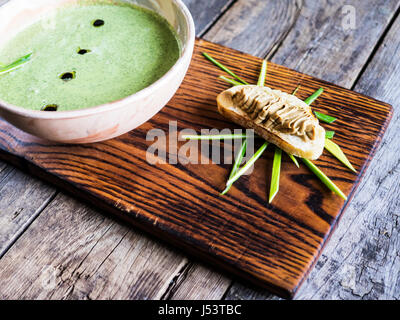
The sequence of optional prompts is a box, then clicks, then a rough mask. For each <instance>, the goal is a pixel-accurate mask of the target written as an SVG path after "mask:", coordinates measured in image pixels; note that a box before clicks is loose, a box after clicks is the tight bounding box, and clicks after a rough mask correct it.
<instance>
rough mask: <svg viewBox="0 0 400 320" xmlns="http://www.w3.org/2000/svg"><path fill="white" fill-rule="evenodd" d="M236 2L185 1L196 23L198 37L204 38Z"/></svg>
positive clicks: (213, 0) (229, 0) (212, 0)
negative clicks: (204, 34) (205, 33)
mask: <svg viewBox="0 0 400 320" xmlns="http://www.w3.org/2000/svg"><path fill="white" fill-rule="evenodd" d="M234 1H235V0H211V1H210V0H207V1H199V0H183V2H184V3H185V4H186V5H187V7H188V8H189V10H190V13H191V14H192V16H193V19H194V21H195V24H196V34H197V36H202V35H203V33H204V32H205V31H207V29H208V28H209V27H210V26H211V25H212V24H213V23H214V22H215V21H217V20H218V19H219V17H220V16H221V15H222V14H223V13H224V12H225V11H226V10H227V9H228V8H229V6H230V5H231V4H232V3H233V2H234Z"/></svg>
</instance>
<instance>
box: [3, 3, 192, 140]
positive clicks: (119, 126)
mask: <svg viewBox="0 0 400 320" xmlns="http://www.w3.org/2000/svg"><path fill="white" fill-rule="evenodd" d="M75 2H79V0H35V1H32V0H12V1H10V2H8V3H6V4H5V5H3V6H1V7H0V46H2V45H3V44H4V43H5V42H6V41H8V40H9V39H10V38H12V37H13V36H15V35H16V34H17V33H18V32H20V31H21V30H23V29H24V28H26V27H27V26H29V25H30V24H32V23H34V22H36V21H38V20H41V19H42V18H43V17H46V15H48V14H49V13H51V12H52V11H53V10H56V9H57V8H60V7H62V6H64V5H66V4H69V3H75ZM125 2H131V3H134V4H137V5H139V6H143V7H146V8H149V9H151V10H154V11H156V12H157V13H159V14H161V15H162V16H163V17H165V18H166V19H167V20H168V21H169V23H170V24H171V25H172V26H173V27H174V28H175V30H176V32H177V34H178V37H179V38H180V40H181V42H182V53H181V56H180V58H179V60H178V61H177V62H176V63H175V65H174V66H173V67H172V68H171V69H170V70H169V71H168V72H167V73H166V74H165V75H164V76H163V77H162V78H160V79H159V80H158V81H156V82H155V83H153V84H152V85H150V86H149V87H147V88H145V89H143V90H141V91H139V92H137V93H135V94H133V95H131V96H128V97H126V98H124V99H121V100H118V101H114V102H111V103H107V104H104V105H100V106H95V107H91V108H87V109H80V110H73V111H61V112H45V111H33V110H28V109H24V108H22V107H18V106H14V105H10V104H9V103H7V102H5V101H2V100H1V99H0V116H1V117H3V118H4V119H5V120H7V121H8V122H10V123H11V124H13V125H14V126H16V127H18V128H19V129H21V130H23V131H25V132H28V133H30V134H32V135H35V136H37V137H40V138H43V139H46V140H51V141H57V142H62V143H91V142H97V141H103V140H107V139H111V138H114V137H117V136H119V135H122V134H124V133H126V132H128V131H131V130H133V129H135V128H137V127H138V126H140V125H141V124H143V123H144V122H146V121H148V120H149V119H150V118H152V117H153V116H154V115H155V114H156V113H158V112H159V111H160V110H161V109H162V108H163V107H164V106H165V105H166V104H167V103H168V101H169V100H170V99H171V98H172V96H173V95H174V94H175V92H176V91H177V90H178V88H179V86H180V84H181V83H182V80H183V78H184V77H185V75H186V72H187V69H188V67H189V64H190V61H191V58H192V54H193V49H194V40H195V27H194V23H193V19H192V16H191V14H190V12H189V10H188V9H187V8H186V6H185V5H184V4H183V3H182V1H181V0H131V1H127V0H126V1H125Z"/></svg>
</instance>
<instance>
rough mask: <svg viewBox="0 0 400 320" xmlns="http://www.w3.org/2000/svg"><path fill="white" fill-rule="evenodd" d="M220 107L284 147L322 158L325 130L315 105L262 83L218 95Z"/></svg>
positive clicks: (243, 124)
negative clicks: (312, 106)
mask: <svg viewBox="0 0 400 320" xmlns="http://www.w3.org/2000/svg"><path fill="white" fill-rule="evenodd" d="M217 103H218V111H219V112H220V113H221V114H222V115H223V116H224V117H226V118H228V119H230V120H232V121H233V122H235V123H237V124H239V125H240V126H242V127H245V128H248V129H254V131H255V132H256V133H257V134H258V135H259V136H261V137H262V138H264V139H265V140H267V141H268V142H271V143H273V144H275V145H277V146H278V147H279V148H281V149H282V150H283V151H285V152H287V153H289V154H292V155H295V156H297V157H301V158H306V159H309V160H315V159H318V158H319V157H320V156H321V154H322V151H323V149H324V145H325V130H324V128H322V127H321V126H320V125H319V122H318V119H316V118H315V116H314V115H313V113H312V111H311V108H310V107H309V106H308V105H307V104H306V103H304V102H303V101H302V100H300V99H298V98H297V97H295V96H293V95H290V94H287V93H284V92H282V91H279V90H272V89H271V88H268V87H259V86H251V85H247V86H236V87H233V88H231V89H228V90H226V91H224V92H222V93H221V94H220V95H219V96H218V97H217Z"/></svg>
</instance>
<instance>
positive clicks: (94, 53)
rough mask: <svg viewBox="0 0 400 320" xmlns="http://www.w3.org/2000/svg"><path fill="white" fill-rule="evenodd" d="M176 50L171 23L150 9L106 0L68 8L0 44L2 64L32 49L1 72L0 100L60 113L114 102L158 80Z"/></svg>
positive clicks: (177, 44)
mask: <svg viewBox="0 0 400 320" xmlns="http://www.w3.org/2000/svg"><path fill="white" fill-rule="evenodd" d="M180 51H181V49H180V44H179V41H178V39H177V37H176V34H175V32H174V31H173V29H172V27H171V26H170V25H169V24H168V22H167V21H166V20H165V19H164V18H162V17H161V16H159V15H158V14H156V13H154V12H152V11H150V10H147V9H143V8H140V7H137V6H133V5H122V4H121V5H111V4H106V3H102V4H85V5H80V6H70V7H65V8H63V9H61V10H59V11H57V12H55V13H54V15H53V16H52V17H48V19H45V20H43V21H39V22H37V23H35V24H33V25H31V26H30V27H28V28H26V29H25V30H23V31H22V32H20V33H19V34H17V35H16V36H15V37H14V38H13V39H11V40H10V41H9V42H8V43H7V44H6V45H5V46H4V47H2V48H1V49H0V62H1V64H3V65H7V64H10V63H12V62H14V61H16V60H17V59H18V58H20V57H23V56H25V55H27V54H29V53H32V56H31V58H30V60H29V61H28V62H26V63H24V64H22V65H21V66H20V67H18V68H17V69H15V70H13V71H11V72H7V73H3V74H0V99H2V100H4V101H6V102H8V103H11V104H13V105H16V106H20V107H24V108H27V109H32V110H44V109H46V106H47V110H54V109H57V110H58V111H66V110H76V109H82V108H88V107H93V106H96V105H100V104H104V103H108V102H112V101H116V100H119V99H122V98H125V97H127V96H129V95H131V94H133V93H135V92H138V91H140V90H142V89H143V88H145V87H148V86H149V85H151V84H152V83H154V82H155V81H157V80H158V79H159V78H161V77H162V76H163V75H164V74H165V73H166V72H167V71H168V70H169V69H170V68H171V67H172V66H173V65H174V64H175V62H176V61H177V60H178V58H179V56H180ZM0 69H1V68H0ZM49 106H50V107H49Z"/></svg>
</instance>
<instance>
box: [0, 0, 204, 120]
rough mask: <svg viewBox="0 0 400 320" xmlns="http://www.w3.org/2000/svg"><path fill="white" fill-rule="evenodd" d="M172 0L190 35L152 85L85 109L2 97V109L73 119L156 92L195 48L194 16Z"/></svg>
mask: <svg viewBox="0 0 400 320" xmlns="http://www.w3.org/2000/svg"><path fill="white" fill-rule="evenodd" d="M171 1H173V2H174V3H175V4H176V5H177V7H178V8H179V9H180V10H181V11H182V13H183V15H184V17H185V22H186V28H187V30H188V35H187V37H188V39H187V41H186V43H185V44H183V45H184V50H183V52H182V53H181V56H180V57H179V59H178V60H177V61H176V62H175V64H174V65H173V66H172V68H171V69H169V70H168V72H167V73H165V74H164V75H163V76H162V77H161V78H160V79H158V80H157V81H156V82H154V83H152V84H151V85H150V86H148V87H146V88H144V89H142V90H140V91H138V92H136V93H134V94H132V95H130V96H127V97H125V98H122V99H119V100H116V101H112V102H108V103H105V104H101V105H98V106H94V107H88V108H84V109H77V110H69V111H57V112H43V111H40V110H30V109H26V108H23V107H19V106H15V105H12V104H10V103H8V102H5V101H3V100H1V99H0V109H5V110H7V111H9V112H11V113H14V114H17V115H20V116H23V117H27V118H32V119H43V120H60V119H73V118H82V117H87V116H91V115H96V114H101V113H103V112H108V111H113V110H115V109H118V108H119V107H120V104H121V103H123V104H128V103H129V104H130V103H134V102H135V101H137V100H141V99H143V98H144V97H146V96H148V95H150V94H152V93H154V92H155V93H156V92H157V91H158V90H157V88H158V87H162V86H163V84H164V83H165V82H168V81H169V78H171V77H172V76H173V75H174V74H175V73H176V71H177V69H178V68H179V67H180V65H181V64H182V63H184V61H186V60H187V59H189V60H190V59H191V56H192V54H193V49H194V41H195V37H196V31H195V25H194V21H193V17H192V15H191V13H190V11H189V9H188V8H187V6H186V5H185V4H184V3H183V1H182V0H171ZM6 5H7V4H4V6H6ZM0 10H1V7H0Z"/></svg>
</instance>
